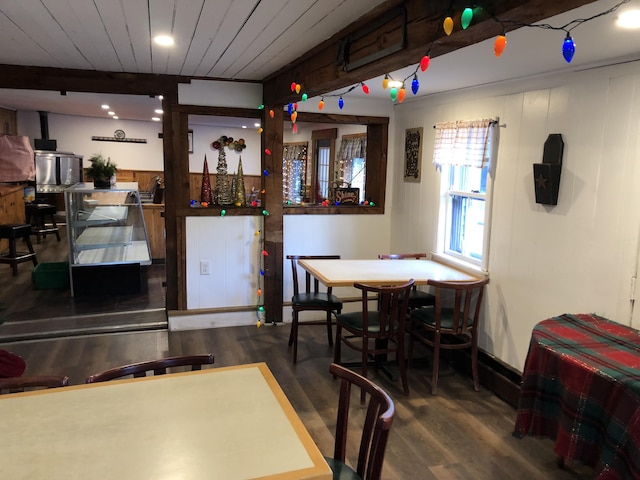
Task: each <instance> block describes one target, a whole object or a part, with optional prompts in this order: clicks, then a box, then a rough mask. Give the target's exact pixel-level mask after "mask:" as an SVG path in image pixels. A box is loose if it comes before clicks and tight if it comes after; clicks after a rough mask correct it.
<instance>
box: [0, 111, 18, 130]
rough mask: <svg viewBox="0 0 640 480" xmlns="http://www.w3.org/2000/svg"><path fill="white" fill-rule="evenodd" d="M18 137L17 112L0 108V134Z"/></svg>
mask: <svg viewBox="0 0 640 480" xmlns="http://www.w3.org/2000/svg"><path fill="white" fill-rule="evenodd" d="M3 133H6V134H8V135H18V120H17V116H16V112H15V110H7V109H6V108H0V134H3Z"/></svg>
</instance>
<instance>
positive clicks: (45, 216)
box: [25, 203, 60, 244]
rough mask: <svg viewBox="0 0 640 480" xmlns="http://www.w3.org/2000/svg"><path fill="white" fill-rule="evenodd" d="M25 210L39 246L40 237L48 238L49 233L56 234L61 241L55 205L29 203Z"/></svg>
mask: <svg viewBox="0 0 640 480" xmlns="http://www.w3.org/2000/svg"><path fill="white" fill-rule="evenodd" d="M25 208H26V213H27V218H28V219H29V220H28V221H29V223H30V224H31V233H32V234H34V235H36V237H37V243H38V244H39V243H40V237H43V238H47V233H55V235H56V238H57V239H58V241H60V231H59V230H58V224H57V223H56V206H55V205H49V204H48V203H27V204H26V205H25Z"/></svg>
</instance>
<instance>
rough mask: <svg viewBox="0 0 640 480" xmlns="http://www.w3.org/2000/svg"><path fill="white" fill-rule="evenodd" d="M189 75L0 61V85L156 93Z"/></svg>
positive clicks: (185, 78) (185, 81) (92, 91)
mask: <svg viewBox="0 0 640 480" xmlns="http://www.w3.org/2000/svg"><path fill="white" fill-rule="evenodd" d="M190 81H191V78H189V77H179V76H172V75H154V74H145V73H120V72H98V71H94V70H76V69H69V68H50V67H32V66H19V65H2V64H0V88H19V89H29V90H54V91H55V90H58V91H61V92H91V93H116V94H137V95H157V94H160V93H164V92H165V91H170V90H173V89H175V88H176V85H177V84H178V83H188V82H190Z"/></svg>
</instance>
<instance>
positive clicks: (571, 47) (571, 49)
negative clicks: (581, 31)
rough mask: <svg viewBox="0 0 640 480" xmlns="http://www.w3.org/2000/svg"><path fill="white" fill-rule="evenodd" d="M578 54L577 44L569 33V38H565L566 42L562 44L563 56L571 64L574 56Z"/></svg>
mask: <svg viewBox="0 0 640 480" xmlns="http://www.w3.org/2000/svg"><path fill="white" fill-rule="evenodd" d="M575 53H576V44H575V42H574V41H573V38H571V35H569V32H567V36H566V37H565V38H564V42H562V56H563V57H564V59H565V60H566V61H567V63H571V60H573V55H574V54H575Z"/></svg>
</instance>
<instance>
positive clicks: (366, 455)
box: [325, 363, 395, 480]
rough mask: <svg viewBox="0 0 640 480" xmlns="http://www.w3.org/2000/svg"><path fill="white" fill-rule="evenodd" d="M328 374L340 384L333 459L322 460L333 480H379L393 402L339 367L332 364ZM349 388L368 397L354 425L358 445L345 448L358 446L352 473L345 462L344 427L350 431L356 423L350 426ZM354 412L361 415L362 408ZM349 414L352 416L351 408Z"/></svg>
mask: <svg viewBox="0 0 640 480" xmlns="http://www.w3.org/2000/svg"><path fill="white" fill-rule="evenodd" d="M329 372H330V373H331V374H333V376H334V378H339V379H340V382H341V383H340V398H339V401H338V416H337V422H336V440H335V447H334V452H333V458H329V457H325V459H326V461H327V463H328V464H329V466H330V467H331V470H332V471H333V478H334V479H339V480H349V479H353V480H356V479H362V480H379V479H380V478H381V475H382V466H383V463H384V454H385V451H386V448H387V440H388V438H389V430H390V429H391V424H392V423H393V418H394V416H395V406H394V403H393V400H392V399H391V397H390V396H389V394H388V393H387V392H385V391H384V390H383V389H382V388H380V387H379V386H378V385H376V384H375V383H373V382H372V381H371V380H369V379H367V378H364V377H363V376H362V375H358V374H357V373H355V372H353V371H351V370H349V369H346V368H344V367H342V366H340V365H336V364H335V363H332V364H331V365H330V367H329ZM352 385H355V386H357V387H359V388H360V391H363V392H365V393H366V394H367V395H369V404H368V406H367V409H366V416H365V418H364V421H363V422H360V421H358V422H357V424H358V425H362V436H361V438H360V442H359V443H356V442H349V445H359V449H358V457H357V458H358V460H357V466H356V469H355V470H353V469H352V468H351V467H349V466H348V465H347V464H346V463H345V458H346V454H347V443H348V442H347V427H348V426H349V428H351V429H353V428H354V427H355V425H354V424H355V423H356V422H353V421H352V422H351V424H350V422H349V413H350V403H351V386H352ZM358 410H359V411H360V412H362V409H358ZM353 413H354V414H355V409H354V412H353Z"/></svg>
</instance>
